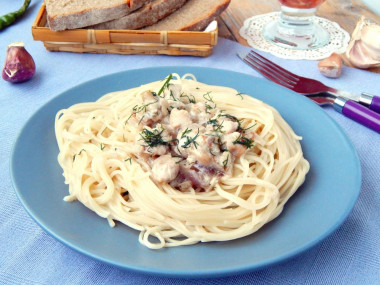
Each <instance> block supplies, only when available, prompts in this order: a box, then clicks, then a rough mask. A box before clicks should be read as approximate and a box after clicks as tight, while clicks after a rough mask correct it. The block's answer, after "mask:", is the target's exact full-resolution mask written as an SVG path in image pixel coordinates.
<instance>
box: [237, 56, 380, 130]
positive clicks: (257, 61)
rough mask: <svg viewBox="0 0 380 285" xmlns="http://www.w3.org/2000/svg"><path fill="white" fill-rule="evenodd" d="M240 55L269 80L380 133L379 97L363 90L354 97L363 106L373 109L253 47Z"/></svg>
mask: <svg viewBox="0 0 380 285" xmlns="http://www.w3.org/2000/svg"><path fill="white" fill-rule="evenodd" d="M238 56H239V57H240V58H241V59H242V60H243V61H244V62H246V63H247V64H248V65H250V66H251V67H253V68H254V69H255V70H257V71H258V72H259V73H261V74H262V75H263V76H265V77H266V78H267V79H269V80H271V81H273V82H275V83H277V84H279V85H282V86H284V87H286V88H289V89H291V90H293V91H295V92H297V93H300V94H302V95H304V96H306V97H308V98H310V99H311V100H313V101H315V102H316V103H318V104H319V105H324V104H331V105H333V107H334V109H335V110H336V111H338V112H339V113H342V114H343V115H344V116H346V117H348V118H350V119H352V120H354V121H357V122H359V123H361V124H363V125H365V126H367V127H369V128H371V129H373V130H375V131H377V132H378V133H380V114H378V113H376V112H380V97H377V96H373V95H370V94H368V93H363V94H362V96H357V98H355V99H356V100H357V101H358V102H360V103H362V104H363V105H366V106H369V107H370V108H371V109H372V110H370V109H368V108H366V107H364V106H363V105H361V104H359V103H357V102H355V101H354V100H350V99H348V98H354V97H355V95H353V94H351V93H349V92H346V91H341V90H337V89H335V88H331V87H328V86H326V85H324V84H323V83H321V82H319V81H317V80H314V79H311V78H306V77H302V76H299V75H296V74H294V73H291V72H290V71H288V70H286V69H284V68H282V67H281V66H279V65H277V64H275V63H273V62H272V61H270V60H268V59H266V58H265V57H263V56H261V55H260V54H258V53H256V52H254V51H253V50H251V52H250V53H248V54H242V53H238ZM375 111H376V112H375Z"/></svg>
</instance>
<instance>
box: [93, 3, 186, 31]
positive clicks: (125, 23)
mask: <svg viewBox="0 0 380 285" xmlns="http://www.w3.org/2000/svg"><path fill="white" fill-rule="evenodd" d="M186 1H187V0H154V1H153V2H151V3H148V4H145V6H143V7H142V8H140V9H139V10H137V11H134V12H133V13H131V14H129V15H127V16H124V17H122V18H120V19H115V20H112V21H108V22H105V23H100V24H97V25H94V26H91V27H90V28H93V29H104V30H112V29H118V30H120V29H125V30H138V29H141V28H143V27H145V26H150V25H153V24H155V23H157V22H158V21H159V20H161V19H163V18H165V17H167V16H168V15H170V14H172V13H173V12H174V11H176V10H178V9H179V8H180V7H182V6H183V5H184V4H185V2H186Z"/></svg>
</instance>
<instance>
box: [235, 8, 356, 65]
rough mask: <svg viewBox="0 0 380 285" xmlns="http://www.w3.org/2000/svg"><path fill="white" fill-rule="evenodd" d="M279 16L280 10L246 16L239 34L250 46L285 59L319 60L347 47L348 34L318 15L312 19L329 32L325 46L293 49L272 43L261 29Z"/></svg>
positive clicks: (340, 51)
mask: <svg viewBox="0 0 380 285" xmlns="http://www.w3.org/2000/svg"><path fill="white" fill-rule="evenodd" d="M279 18H280V12H272V13H268V14H262V15H258V16H254V17H251V18H248V19H246V20H245V21H244V25H243V27H241V29H240V35H241V36H242V37H243V38H245V39H246V40H247V41H248V44H249V45H250V46H251V47H253V48H256V49H259V50H262V51H266V52H270V53H271V54H273V55H275V56H278V57H281V58H286V59H310V60H320V59H323V58H326V57H328V56H330V55H331V54H332V53H333V52H336V53H343V52H345V50H346V49H347V46H348V42H349V41H350V35H349V34H348V33H347V32H346V31H345V30H343V29H342V28H341V27H340V26H339V25H338V24H337V23H334V22H331V21H329V20H327V19H325V18H320V17H314V21H315V22H316V23H318V24H319V25H320V26H322V27H323V28H325V29H326V31H328V33H329V34H330V42H329V43H328V44H327V45H326V46H324V47H321V48H317V49H307V50H294V49H287V48H284V47H279V46H277V45H274V44H272V43H270V42H269V41H267V40H266V39H265V38H264V37H263V35H262V33H261V31H262V29H263V27H264V25H266V24H268V23H269V22H273V21H278V19H279Z"/></svg>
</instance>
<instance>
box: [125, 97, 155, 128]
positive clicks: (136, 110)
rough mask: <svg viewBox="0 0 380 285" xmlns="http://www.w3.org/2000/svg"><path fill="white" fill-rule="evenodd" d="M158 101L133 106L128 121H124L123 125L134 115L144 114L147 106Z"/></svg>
mask: <svg viewBox="0 0 380 285" xmlns="http://www.w3.org/2000/svg"><path fill="white" fill-rule="evenodd" d="M157 102H158V100H156V101H153V102H149V103H146V104H143V105H141V106H139V105H135V106H134V107H133V108H132V114H130V115H129V117H128V119H127V120H126V121H125V123H128V121H129V119H130V118H131V117H132V116H133V115H134V114H137V113H140V112H142V111H144V112H146V108H147V107H148V106H149V105H152V104H154V103H157Z"/></svg>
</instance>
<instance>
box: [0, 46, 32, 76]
mask: <svg viewBox="0 0 380 285" xmlns="http://www.w3.org/2000/svg"><path fill="white" fill-rule="evenodd" d="M35 71H36V65H35V63H34V60H33V58H32V56H31V55H30V54H29V53H28V52H27V51H26V49H25V47H24V43H23V42H16V43H12V44H10V45H8V49H7V56H6V58H5V64H4V68H3V72H2V74H1V75H2V77H3V79H4V80H6V81H9V82H12V83H19V82H24V81H27V80H29V79H30V78H32V77H33V75H34V72H35Z"/></svg>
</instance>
